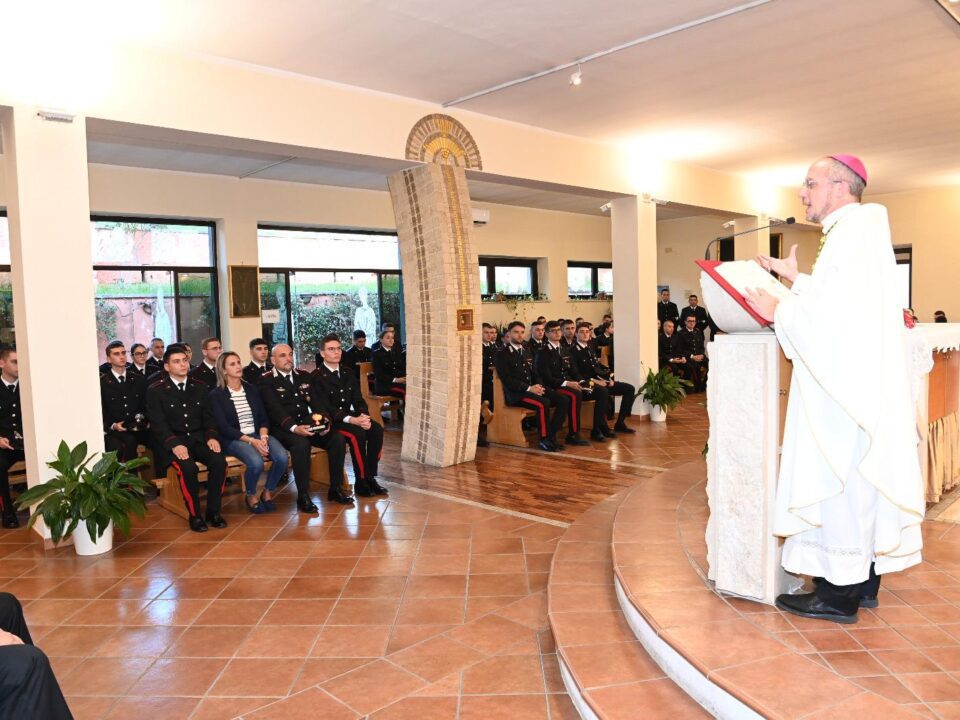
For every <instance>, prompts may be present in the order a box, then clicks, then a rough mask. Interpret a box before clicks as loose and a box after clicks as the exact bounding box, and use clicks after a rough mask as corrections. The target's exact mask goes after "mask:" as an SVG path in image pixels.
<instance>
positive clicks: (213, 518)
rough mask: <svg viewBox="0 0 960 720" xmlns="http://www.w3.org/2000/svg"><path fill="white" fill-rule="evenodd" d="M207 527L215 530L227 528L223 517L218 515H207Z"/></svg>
mask: <svg viewBox="0 0 960 720" xmlns="http://www.w3.org/2000/svg"><path fill="white" fill-rule="evenodd" d="M206 520H207V525H212V526H213V527H215V528H225V527H226V526H227V521H226V520H224V519H223V515H221V514H220V513H213V514H210V513H207V517H206Z"/></svg>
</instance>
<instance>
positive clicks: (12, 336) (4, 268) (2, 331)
mask: <svg viewBox="0 0 960 720" xmlns="http://www.w3.org/2000/svg"><path fill="white" fill-rule="evenodd" d="M14 327H15V326H14V322H13V285H12V278H11V277H10V225H9V223H8V221H7V213H6V211H4V210H0V343H4V344H5V345H14V344H16V341H17V336H16V331H15V329H14Z"/></svg>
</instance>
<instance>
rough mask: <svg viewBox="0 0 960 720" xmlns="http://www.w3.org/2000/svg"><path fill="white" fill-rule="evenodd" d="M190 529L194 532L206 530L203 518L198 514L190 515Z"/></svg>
mask: <svg viewBox="0 0 960 720" xmlns="http://www.w3.org/2000/svg"><path fill="white" fill-rule="evenodd" d="M190 529H191V530H193V531H194V532H206V531H207V524H206V523H205V522H204V521H203V518H202V517H200V516H199V515H191V516H190Z"/></svg>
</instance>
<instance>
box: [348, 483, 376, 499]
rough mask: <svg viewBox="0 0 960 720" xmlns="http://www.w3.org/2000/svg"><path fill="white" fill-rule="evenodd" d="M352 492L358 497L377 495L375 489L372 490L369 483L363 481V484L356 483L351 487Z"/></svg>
mask: <svg viewBox="0 0 960 720" xmlns="http://www.w3.org/2000/svg"><path fill="white" fill-rule="evenodd" d="M353 492H354V494H355V495H357V496H358V497H366V498H370V497H376V496H377V491H376V490H374V489H373V488H372V487H371V486H370V485H367V484H366V483H363V484H361V483H357V484H356V485H355V486H354V488H353Z"/></svg>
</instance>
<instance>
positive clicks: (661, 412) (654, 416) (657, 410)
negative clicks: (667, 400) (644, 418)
mask: <svg viewBox="0 0 960 720" xmlns="http://www.w3.org/2000/svg"><path fill="white" fill-rule="evenodd" d="M650 420H651V422H666V421H667V410H666V408H662V407H660V406H659V405H654V406H653V407H651V408H650Z"/></svg>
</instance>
